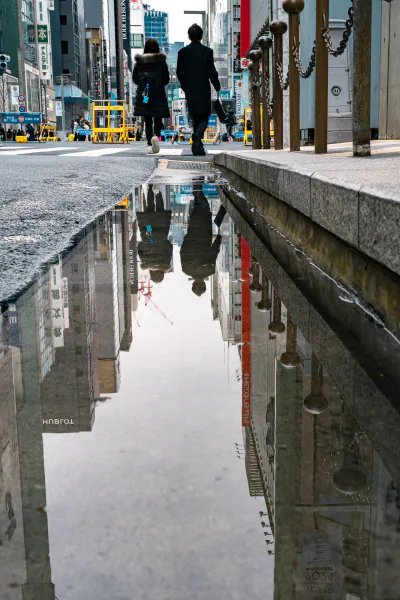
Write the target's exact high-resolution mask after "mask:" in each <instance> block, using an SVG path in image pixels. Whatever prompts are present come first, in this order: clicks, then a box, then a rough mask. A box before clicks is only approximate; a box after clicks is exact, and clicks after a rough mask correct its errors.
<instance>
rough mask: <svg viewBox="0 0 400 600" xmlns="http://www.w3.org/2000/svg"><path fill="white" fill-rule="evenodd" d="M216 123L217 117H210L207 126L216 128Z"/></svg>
mask: <svg viewBox="0 0 400 600" xmlns="http://www.w3.org/2000/svg"><path fill="white" fill-rule="evenodd" d="M217 122H218V117H217V115H211V116H210V118H209V119H208V126H209V127H216V126H217Z"/></svg>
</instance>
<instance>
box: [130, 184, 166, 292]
mask: <svg viewBox="0 0 400 600" xmlns="http://www.w3.org/2000/svg"><path fill="white" fill-rule="evenodd" d="M171 215H172V212H171V211H170V210H165V209H164V200H163V197H162V193H161V192H160V191H157V193H156V194H155V190H154V187H153V185H149V190H148V194H147V202H145V203H144V211H143V212H138V213H137V220H138V225H139V229H140V236H141V239H142V241H141V242H139V245H138V254H139V258H140V260H141V263H142V269H149V271H150V278H151V280H152V281H153V282H154V283H161V281H163V279H164V274H165V273H167V272H168V271H170V270H171V260H172V244H171V242H170V241H169V240H168V234H169V228H170V225H171Z"/></svg>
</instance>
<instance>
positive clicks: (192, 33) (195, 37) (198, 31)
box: [188, 23, 203, 42]
mask: <svg viewBox="0 0 400 600" xmlns="http://www.w3.org/2000/svg"><path fill="white" fill-rule="evenodd" d="M188 34H189V37H190V39H191V40H192V42H200V41H201V40H202V39H203V30H202V28H201V27H200V25H197V23H194V24H193V25H192V26H191V27H189V29H188Z"/></svg>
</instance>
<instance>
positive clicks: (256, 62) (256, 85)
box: [249, 48, 262, 150]
mask: <svg viewBox="0 0 400 600" xmlns="http://www.w3.org/2000/svg"><path fill="white" fill-rule="evenodd" d="M249 58H250V60H251V61H252V63H253V77H252V81H253V86H252V89H253V112H252V124H253V139H252V142H253V143H252V146H253V150H260V149H261V147H262V144H261V111H260V104H261V97H260V60H261V50H260V49H259V48H257V50H251V52H249Z"/></svg>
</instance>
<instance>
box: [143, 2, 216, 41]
mask: <svg viewBox="0 0 400 600" xmlns="http://www.w3.org/2000/svg"><path fill="white" fill-rule="evenodd" d="M147 3H148V4H149V5H150V6H151V8H154V9H156V10H162V11H164V12H167V13H169V40H170V42H171V43H172V42H187V41H188V38H187V30H188V29H189V27H190V25H192V23H195V22H198V23H199V24H200V25H201V15H184V14H183V12H184V11H185V10H207V0H148V1H147Z"/></svg>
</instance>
